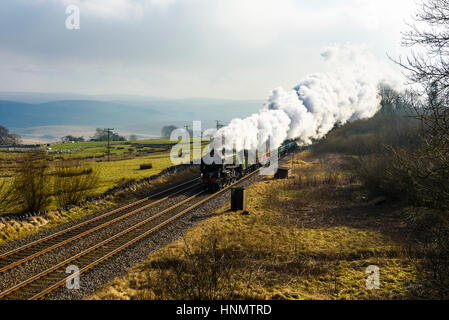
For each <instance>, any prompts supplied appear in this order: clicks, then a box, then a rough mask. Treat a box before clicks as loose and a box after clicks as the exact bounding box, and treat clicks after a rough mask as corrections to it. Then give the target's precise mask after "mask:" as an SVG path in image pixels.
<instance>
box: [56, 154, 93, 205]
mask: <svg viewBox="0 0 449 320" xmlns="http://www.w3.org/2000/svg"><path fill="white" fill-rule="evenodd" d="M98 181H99V177H98V173H97V172H95V171H94V170H93V169H92V168H91V167H89V166H87V165H85V164H83V163H81V162H80V161H71V162H68V161H67V162H62V163H60V164H59V166H58V167H56V169H55V172H54V180H53V193H54V195H55V198H56V201H57V203H58V205H59V206H60V207H65V206H68V205H71V204H76V203H78V202H80V201H83V200H85V198H86V197H87V196H88V195H89V192H90V191H92V189H94V188H95V187H96V186H97V185H98Z"/></svg>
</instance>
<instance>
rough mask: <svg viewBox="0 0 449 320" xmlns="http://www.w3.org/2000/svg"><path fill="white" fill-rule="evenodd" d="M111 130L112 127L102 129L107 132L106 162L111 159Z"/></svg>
mask: <svg viewBox="0 0 449 320" xmlns="http://www.w3.org/2000/svg"><path fill="white" fill-rule="evenodd" d="M112 130H114V128H105V129H104V132H106V133H107V134H108V162H109V161H111V159H110V155H111V149H110V148H111V146H110V134H111V133H112Z"/></svg>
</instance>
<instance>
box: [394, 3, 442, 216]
mask: <svg viewBox="0 0 449 320" xmlns="http://www.w3.org/2000/svg"><path fill="white" fill-rule="evenodd" d="M403 45H404V46H407V47H411V48H412V53H411V56H410V57H408V58H407V59H406V60H402V59H399V60H398V61H397V63H398V64H400V65H401V66H402V67H403V68H404V70H405V71H406V74H407V76H408V79H409V80H410V83H413V84H415V86H417V87H418V88H417V89H416V93H417V94H419V95H420V97H421V98H420V100H419V101H415V104H414V109H415V114H416V117H417V118H418V119H419V120H420V121H421V123H422V133H423V144H422V146H421V147H420V148H418V149H417V150H415V151H413V152H405V153H404V152H402V153H397V155H398V160H399V164H400V166H403V167H404V168H405V170H406V171H407V172H408V175H409V177H410V181H411V183H412V185H413V188H414V191H415V192H416V193H417V197H418V198H419V199H420V200H421V202H423V203H424V204H425V205H429V206H431V207H434V208H438V209H443V210H447V209H449V108H448V106H449V0H425V1H424V2H423V4H422V5H421V8H420V11H419V12H418V14H417V15H416V22H415V24H413V25H410V31H408V32H406V33H404V35H403Z"/></svg>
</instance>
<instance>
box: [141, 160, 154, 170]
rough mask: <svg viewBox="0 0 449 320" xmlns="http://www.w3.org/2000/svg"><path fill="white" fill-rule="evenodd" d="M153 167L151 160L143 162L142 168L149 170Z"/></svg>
mask: <svg viewBox="0 0 449 320" xmlns="http://www.w3.org/2000/svg"><path fill="white" fill-rule="evenodd" d="M152 168H153V164H152V163H151V162H149V163H143V164H141V165H140V170H148V169H152Z"/></svg>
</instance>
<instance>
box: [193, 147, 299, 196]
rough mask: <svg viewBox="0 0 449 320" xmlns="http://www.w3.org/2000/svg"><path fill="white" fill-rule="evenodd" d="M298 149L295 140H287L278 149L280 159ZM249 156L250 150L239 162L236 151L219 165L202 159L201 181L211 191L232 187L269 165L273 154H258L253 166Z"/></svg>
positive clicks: (212, 152)
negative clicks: (238, 181)
mask: <svg viewBox="0 0 449 320" xmlns="http://www.w3.org/2000/svg"><path fill="white" fill-rule="evenodd" d="M297 148H298V144H297V143H296V141H295V140H287V141H285V142H284V143H283V144H282V145H281V146H280V147H279V148H278V157H279V158H280V157H282V156H284V155H285V154H287V153H288V152H291V151H293V150H295V149H297ZM223 154H225V152H223ZM210 155H211V157H213V156H214V151H213V150H212V151H211V154H210ZM248 155H249V152H248V150H244V152H243V159H242V160H241V161H237V155H236V151H235V150H234V152H233V154H232V155H231V156H228V158H225V157H224V158H222V159H221V163H219V164H217V163H213V164H207V163H205V162H204V159H201V180H202V183H203V185H204V186H205V187H206V188H207V189H209V190H220V189H222V188H224V187H226V186H228V185H231V184H233V183H234V182H236V181H237V180H239V179H241V178H242V177H244V176H246V175H247V174H249V173H251V172H254V171H255V170H257V169H259V168H260V167H262V163H267V160H268V161H269V159H270V157H271V152H270V151H267V152H266V153H264V154H256V161H255V163H253V164H251V163H250V161H249V160H248V158H249V156H248ZM230 157H232V158H233V159H232V161H229V160H230V159H229V158H230ZM228 163H230V164H228Z"/></svg>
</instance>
